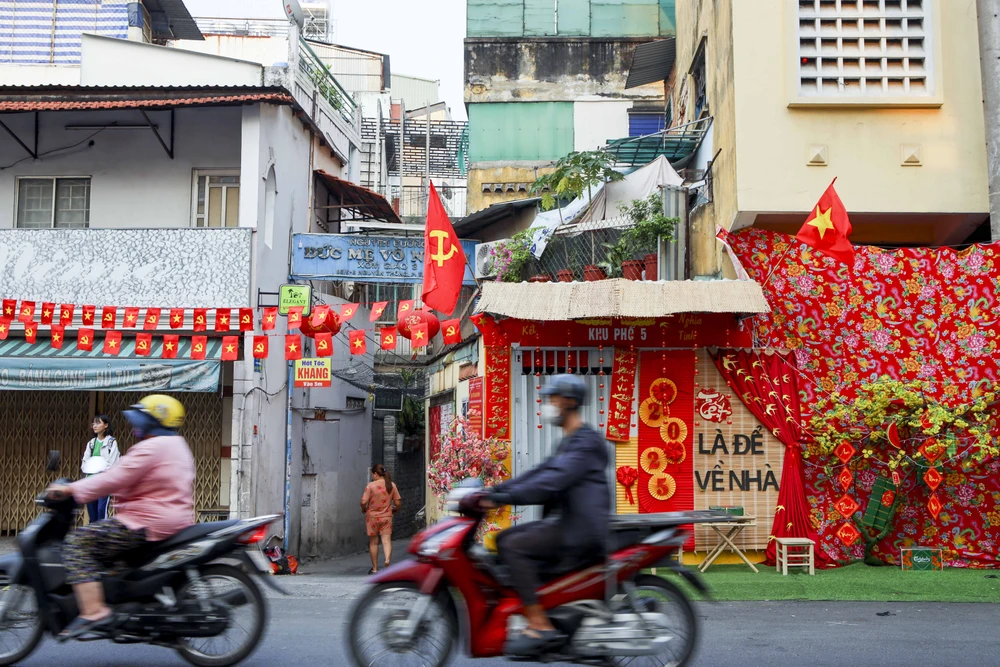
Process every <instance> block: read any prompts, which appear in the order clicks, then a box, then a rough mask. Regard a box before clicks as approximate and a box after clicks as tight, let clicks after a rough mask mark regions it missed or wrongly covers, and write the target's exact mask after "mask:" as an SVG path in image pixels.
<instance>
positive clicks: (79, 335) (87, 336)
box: [76, 329, 94, 352]
mask: <svg viewBox="0 0 1000 667" xmlns="http://www.w3.org/2000/svg"><path fill="white" fill-rule="evenodd" d="M76 348H77V349H78V350H83V351H84V352H90V351H91V350H93V349H94V330H93V329H77V331H76Z"/></svg>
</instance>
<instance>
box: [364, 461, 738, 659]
mask: <svg viewBox="0 0 1000 667" xmlns="http://www.w3.org/2000/svg"><path fill="white" fill-rule="evenodd" d="M481 486H482V485H481V483H479V482H478V480H472V481H470V482H466V483H463V484H462V485H461V486H460V487H459V488H458V489H456V490H454V491H452V493H451V494H450V495H449V497H448V508H449V509H450V510H451V511H457V512H458V513H459V516H456V517H451V518H447V519H444V520H442V521H440V522H438V523H437V524H435V525H433V526H431V527H429V528H427V529H426V530H424V531H422V532H421V533H419V534H418V535H416V536H415V537H414V538H413V541H412V542H411V543H410V548H409V551H410V553H412V554H414V555H415V556H416V559H415V560H410V561H405V562H401V563H398V564H396V565H393V566H392V567H390V568H388V569H386V570H383V571H380V572H379V573H378V574H376V575H375V576H374V577H372V579H371V581H372V583H373V584H374V585H373V586H372V587H371V588H370V589H369V590H368V592H367V593H365V595H364V596H363V597H362V598H361V599H359V600H358V602H357V604H356V606H355V608H354V611H353V613H352V614H351V616H350V620H349V621H348V629H347V642H348V654H349V655H350V656H351V658H352V661H353V664H354V665H356V666H357V667H369V666H371V665H378V666H379V667H390V666H391V665H404V664H405V665H417V664H419V665H424V666H426V667H443V666H444V665H446V664H447V663H448V662H449V661H450V659H451V658H452V656H453V655H454V654H455V652H456V650H457V649H460V648H461V647H463V646H464V648H465V649H466V652H467V654H468V655H469V656H470V657H473V658H488V657H494V656H500V655H502V654H503V647H504V643H505V642H506V640H507V637H508V636H510V635H511V633H513V632H518V631H520V629H521V628H523V627H524V626H525V619H524V618H523V616H521V602H520V600H519V599H518V597H517V593H516V592H515V591H514V590H513V585H512V583H511V579H510V573H509V572H508V571H507V569H506V567H505V566H504V565H503V564H502V563H501V562H500V561H499V560H498V558H497V556H496V554H493V553H490V552H489V551H487V550H486V549H484V548H483V547H482V546H480V545H478V544H477V543H476V541H475V535H476V531H477V529H478V527H479V525H480V523H481V522H482V520H483V512H482V511H481V510H479V509H478V508H477V507H478V501H477V500H476V496H477V495H478V494H479V493H480V492H481ZM720 518H722V515H720V514H719V513H717V512H674V513H665V514H646V515H635V516H616V517H613V518H612V521H611V549H610V553H609V555H608V556H607V557H604V556H600V557H590V558H583V559H581V558H580V557H579V556H577V555H574V554H567V557H566V558H565V559H564V560H563V562H561V563H556V564H554V565H553V566H552V567H551V568H549V569H548V570H547V571H545V572H543V580H544V583H543V584H542V588H541V589H539V591H538V596H539V600H540V602H541V604H542V605H543V606H544V607H545V609H546V610H547V612H548V615H549V617H550V618H551V619H552V622H553V624H554V625H555V626H556V627H557V628H558V629H559V630H561V632H562V634H563V635H564V636H565V643H564V644H563V645H562V646H560V647H558V648H556V649H554V650H553V651H552V652H551V653H549V654H546V655H543V656H538V657H537V658H536V661H537V662H569V663H575V664H590V665H606V666H612V665H622V666H624V665H632V666H634V667H638V666H639V665H652V666H655V667H667V666H668V665H669V666H679V665H684V664H686V663H687V662H688V660H689V659H690V658H691V655H692V654H693V652H694V649H695V646H696V644H697V637H698V626H697V619H696V616H695V613H694V608H693V606H692V604H691V602H690V601H689V600H688V598H687V596H686V595H685V594H684V592H683V591H682V590H681V589H680V588H679V587H677V586H676V585H675V584H674V583H673V582H671V581H668V580H667V579H664V578H663V577H660V576H656V575H653V574H651V573H650V572H649V569H650V568H654V567H658V568H662V569H661V570H660V572H663V571H664V570H665V571H667V572H670V573H672V574H676V575H680V576H681V577H683V578H684V579H686V580H687V581H688V582H689V583H690V584H691V585H692V586H693V587H694V588H696V589H697V590H699V591H701V592H702V593H706V594H707V589H706V587H705V585H704V583H703V582H702V581H701V579H700V578H699V577H698V575H697V574H695V573H694V572H692V571H690V570H687V569H686V568H684V567H683V566H681V565H680V564H678V563H677V561H676V560H675V559H674V558H673V557H672V556H673V555H674V554H676V552H677V551H678V549H679V548H680V547H681V546H682V545H683V544H684V543H685V542H686V541H687V540H688V539H689V536H690V534H689V532H688V531H687V529H686V527H687V525H688V524H692V523H702V522H708V521H718V520H719V519H720Z"/></svg>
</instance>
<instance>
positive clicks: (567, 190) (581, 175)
mask: <svg viewBox="0 0 1000 667" xmlns="http://www.w3.org/2000/svg"><path fill="white" fill-rule="evenodd" d="M614 163H615V156H614V155H612V154H611V153H607V152H604V151H582V152H580V151H573V152H572V153H570V154H568V155H566V156H565V157H562V158H559V160H558V161H557V162H556V165H555V170H554V171H553V172H552V173H550V174H545V175H544V176H539V177H538V178H537V179H535V182H534V183H532V184H531V187H530V188H528V191H529V192H530V193H531V194H534V195H537V194H541V196H542V208H543V209H545V210H546V211H548V210H550V209H552V208H554V207H555V205H556V202H557V201H558V200H560V199H575V198H577V197H582V196H583V193H584V192H586V193H588V195H589V196H590V198H591V200H593V186H595V185H597V184H598V183H607V182H611V181H620V180H622V179H623V178H625V176H624V175H623V174H622V173H620V172H617V171H615V170H614V168H613V167H614Z"/></svg>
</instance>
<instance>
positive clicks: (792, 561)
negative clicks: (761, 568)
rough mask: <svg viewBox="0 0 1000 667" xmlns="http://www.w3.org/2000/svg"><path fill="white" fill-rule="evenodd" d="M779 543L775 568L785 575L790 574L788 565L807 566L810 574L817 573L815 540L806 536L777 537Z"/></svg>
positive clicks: (776, 540)
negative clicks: (814, 553) (814, 551)
mask: <svg viewBox="0 0 1000 667" xmlns="http://www.w3.org/2000/svg"><path fill="white" fill-rule="evenodd" d="M774 541H775V542H777V543H778V549H777V554H778V555H777V558H775V568H776V569H777V570H778V572H781V574H783V575H787V574H788V566H789V565H791V566H792V567H807V568H809V574H810V575H814V574H816V569H815V564H814V563H813V546H814V545H815V542H813V541H812V540H810V539H807V538H805V537H777V538H775V540H774Z"/></svg>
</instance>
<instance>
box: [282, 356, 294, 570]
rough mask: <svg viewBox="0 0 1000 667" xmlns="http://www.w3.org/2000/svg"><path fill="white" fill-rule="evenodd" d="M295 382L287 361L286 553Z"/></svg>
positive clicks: (286, 551) (289, 515)
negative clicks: (293, 387) (293, 388)
mask: <svg viewBox="0 0 1000 667" xmlns="http://www.w3.org/2000/svg"><path fill="white" fill-rule="evenodd" d="M294 384H295V371H294V362H291V361H289V362H288V385H287V387H288V404H287V405H286V406H285V503H284V511H285V539H284V549H285V553H288V534H289V531H290V530H291V527H292V518H291V509H292V386H293V385H294Z"/></svg>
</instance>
